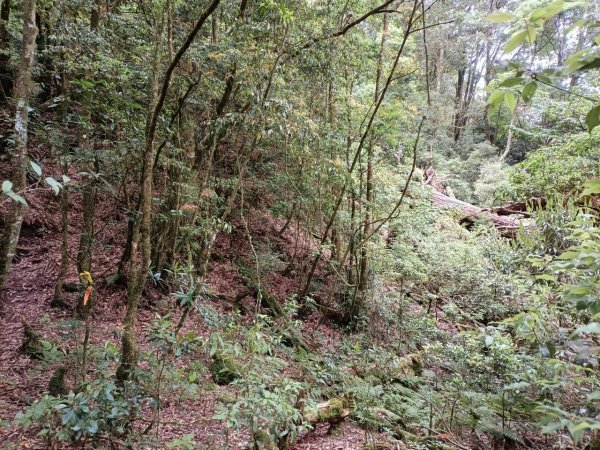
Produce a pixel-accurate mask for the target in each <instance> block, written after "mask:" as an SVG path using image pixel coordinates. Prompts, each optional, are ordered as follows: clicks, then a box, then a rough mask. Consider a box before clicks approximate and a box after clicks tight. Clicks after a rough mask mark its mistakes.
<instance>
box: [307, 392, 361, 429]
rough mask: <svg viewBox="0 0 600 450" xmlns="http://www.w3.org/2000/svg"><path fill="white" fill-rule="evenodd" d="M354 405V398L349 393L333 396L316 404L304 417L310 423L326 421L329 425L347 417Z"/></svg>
mask: <svg viewBox="0 0 600 450" xmlns="http://www.w3.org/2000/svg"><path fill="white" fill-rule="evenodd" d="M355 407H356V404H355V402H354V398H353V397H352V396H350V395H348V396H341V397H334V398H331V399H329V400H327V401H326V402H322V403H319V404H317V406H316V408H315V409H314V410H312V411H308V412H306V413H305V414H304V418H305V419H306V420H307V421H308V422H309V423H310V424H311V425H316V424H319V423H328V424H329V425H330V426H333V425H337V424H338V423H340V422H342V421H343V420H344V419H346V418H347V417H349V416H350V415H351V414H352V412H353V411H354V408H355ZM330 431H331V428H330Z"/></svg>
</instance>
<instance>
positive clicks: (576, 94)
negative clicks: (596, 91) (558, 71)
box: [531, 73, 600, 103]
mask: <svg viewBox="0 0 600 450" xmlns="http://www.w3.org/2000/svg"><path fill="white" fill-rule="evenodd" d="M531 78H533V79H534V80H535V81H537V82H538V83H542V84H545V85H546V86H550V87H551V88H554V89H558V90H559V91H562V92H565V93H566V94H570V95H574V96H575V97H579V98H583V99H584V100H587V101H590V102H593V103H598V102H600V99H598V98H593V97H588V96H586V95H582V94H578V93H577V92H573V91H570V90H568V89H565V88H562V87H560V86H556V85H555V84H552V83H546V82H545V81H542V80H540V79H539V78H538V77H537V74H536V73H532V74H531Z"/></svg>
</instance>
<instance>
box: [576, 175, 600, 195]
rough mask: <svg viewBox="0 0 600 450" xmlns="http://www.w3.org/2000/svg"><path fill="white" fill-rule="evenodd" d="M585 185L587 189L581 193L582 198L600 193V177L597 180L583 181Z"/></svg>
mask: <svg viewBox="0 0 600 450" xmlns="http://www.w3.org/2000/svg"><path fill="white" fill-rule="evenodd" d="M583 187H584V188H585V189H584V190H583V192H582V193H581V195H580V198H581V197H585V196H587V195H592V194H600V178H598V179H595V180H587V181H586V182H585V183H583Z"/></svg>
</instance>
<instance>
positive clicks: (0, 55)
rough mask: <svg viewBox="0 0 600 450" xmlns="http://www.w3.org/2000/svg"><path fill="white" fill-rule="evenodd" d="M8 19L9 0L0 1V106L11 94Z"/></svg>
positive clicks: (11, 80)
mask: <svg viewBox="0 0 600 450" xmlns="http://www.w3.org/2000/svg"><path fill="white" fill-rule="evenodd" d="M9 19H10V0H2V4H0V105H2V104H3V103H4V104H5V103H7V99H8V97H10V95H11V93H12V85H13V79H12V73H11V71H10V69H9V68H10V53H9V48H8V47H9V44H10V36H9V35H8V29H7V25H8V21H9Z"/></svg>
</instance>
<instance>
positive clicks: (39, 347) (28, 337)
mask: <svg viewBox="0 0 600 450" xmlns="http://www.w3.org/2000/svg"><path fill="white" fill-rule="evenodd" d="M21 324H22V325H23V343H22V344H21V351H22V352H23V353H24V354H26V355H27V356H29V357H30V358H33V359H42V358H43V357H44V338H43V336H42V334H41V333H40V332H39V331H36V330H34V329H33V327H32V326H31V325H29V324H28V323H27V322H25V321H24V320H21Z"/></svg>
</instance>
